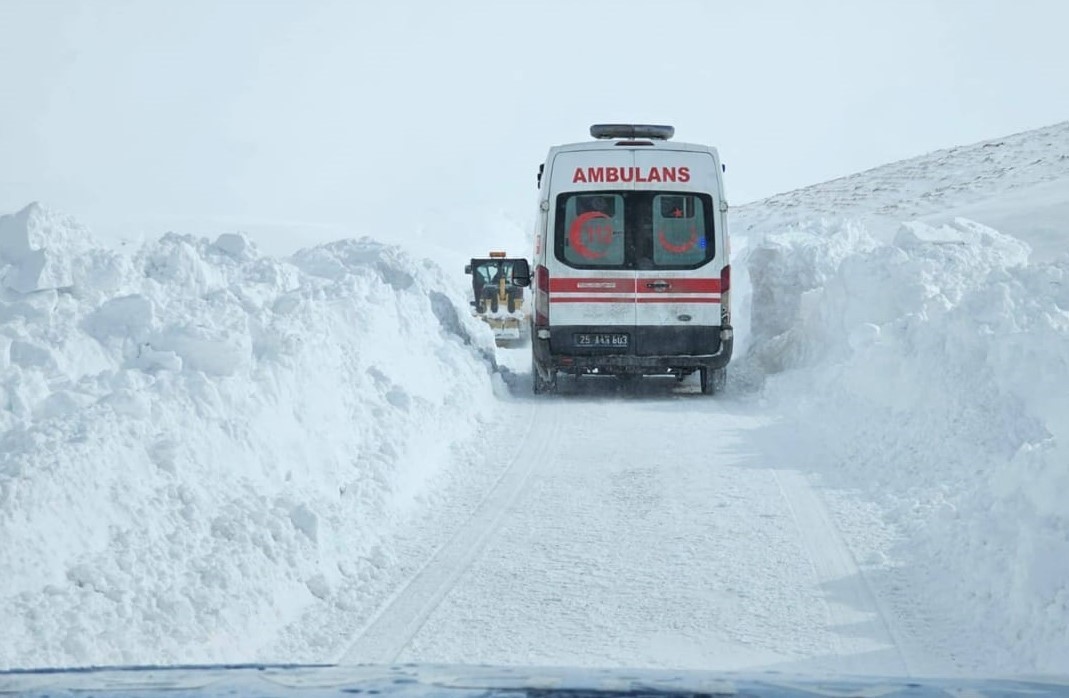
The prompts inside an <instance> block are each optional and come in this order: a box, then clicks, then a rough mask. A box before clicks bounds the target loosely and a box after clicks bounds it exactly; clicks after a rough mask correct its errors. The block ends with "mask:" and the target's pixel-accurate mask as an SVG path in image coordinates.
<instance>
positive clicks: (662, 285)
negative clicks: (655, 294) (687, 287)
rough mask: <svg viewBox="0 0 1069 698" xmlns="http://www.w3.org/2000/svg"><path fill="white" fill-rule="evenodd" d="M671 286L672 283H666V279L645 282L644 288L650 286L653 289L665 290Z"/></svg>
mask: <svg viewBox="0 0 1069 698" xmlns="http://www.w3.org/2000/svg"><path fill="white" fill-rule="evenodd" d="M671 287H672V284H670V283H668V282H667V281H651V282H650V283H648V284H646V288H651V289H653V290H654V291H667V290H668V289H669V288H671Z"/></svg>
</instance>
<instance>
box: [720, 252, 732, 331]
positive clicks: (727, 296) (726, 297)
mask: <svg viewBox="0 0 1069 698" xmlns="http://www.w3.org/2000/svg"><path fill="white" fill-rule="evenodd" d="M720 324H721V325H730V324H731V265H730V264H725V265H724V268H723V269H721V270H720Z"/></svg>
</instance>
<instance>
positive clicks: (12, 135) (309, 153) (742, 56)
mask: <svg viewBox="0 0 1069 698" xmlns="http://www.w3.org/2000/svg"><path fill="white" fill-rule="evenodd" d="M1067 31H1069V2H1065V1H1064V0H1048V1H1041V0H1007V1H1006V2H990V1H985V0H946V1H936V0H931V1H926V2H920V1H915V0H888V1H886V2H878V1H876V0H873V1H871V2H869V1H865V0H840V1H831V0H804V1H801V0H797V1H795V0H785V1H773V0H763V1H762V0H738V1H736V2H683V1H666V0H657V1H656V2H655V1H653V0H641V1H639V0H615V1H612V2H608V1H606V2H600V1H599V2H579V1H577V0H574V1H570V2H569V1H567V0H560V1H557V0H552V1H547V0H542V1H540V2H506V1H504V0H500V1H498V2H491V1H490V0H486V1H485V2H469V1H459V0H454V1H452V2H448V3H446V2H441V3H440V2H432V1H431V0H427V2H401V1H391V2H381V3H375V4H372V3H370V2H357V1H356V0H352V1H349V0H345V1H338V2H327V1H320V0H293V1H292V2H223V1H222V0H192V1H191V0H182V1H180V2H179V1H174V2H166V3H165V2H156V1H154V0H138V1H130V0H126V1H122V0H94V1H92V2H82V1H78V0H0V212H4V211H12V210H15V209H17V208H21V207H22V206H23V205H25V204H26V203H28V202H30V201H33V200H40V201H42V202H45V203H48V204H50V205H53V206H55V207H58V208H60V209H61V210H64V211H66V212H68V213H71V214H73V215H75V216H76V217H77V218H79V219H81V220H83V221H84V222H87V223H88V224H90V226H91V227H93V228H94V230H95V231H96V232H98V233H100V234H104V235H107V234H109V233H113V234H124V235H125V234H131V233H133V232H135V231H140V232H144V233H148V234H151V235H156V234H158V233H160V232H163V231H165V230H167V229H174V230H178V231H180V232H193V233H204V234H210V233H214V232H220V231H221V230H223V229H234V228H241V229H246V230H254V231H256V230H259V231H264V234H265V235H266V234H267V232H270V224H278V226H279V227H278V231H282V233H281V234H282V235H287V236H293V237H294V238H295V239H294V240H293V246H294V247H296V246H298V245H299V244H306V243H310V242H315V241H317V240H316V238H317V236H330V237H333V236H334V232H335V231H345V232H347V233H351V234H372V235H375V236H378V237H382V238H386V239H394V238H402V237H405V236H409V235H417V236H418V235H429V234H433V235H441V236H450V235H453V234H455V233H459V231H460V230H461V229H466V230H467V232H469V233H470V232H471V231H472V230H476V231H478V232H479V233H480V234H482V233H485V234H487V235H490V236H492V235H493V228H494V227H495V226H508V225H520V226H525V225H527V224H528V222H529V221H530V220H531V219H532V218H533V215H532V214H533V206H534V202H535V188H534V181H535V170H536V168H537V166H538V163H540V162H541V161H542V158H543V156H544V155H545V151H546V149H547V148H548V147H549V146H550V145H552V144H555V143H559V142H569V141H575V140H585V139H586V138H587V128H588V126H589V125H590V124H591V123H594V122H597V121H647V122H657V123H671V124H674V125H675V126H676V133H677V138H679V139H680V140H685V141H692V142H702V143H709V144H713V145H716V146H718V147H719V148H720V151H721V154H722V156H723V158H724V160H725V162H726V163H727V166H728V179H727V186H728V193H729V199H730V200H731V201H732V202H733V203H736V204H739V203H744V202H746V201H750V200H754V199H757V198H761V197H764V196H767V195H770V194H773V193H776V192H779V191H784V190H789V189H793V188H796V187H799V186H803V185H806V184H811V183H815V182H819V181H823V180H826V179H830V178H833V177H836V176H840V175H844V174H848V173H851V172H854V171H858V170H861V169H865V168H868V167H872V166H875V165H879V164H882V163H884V162H888V161H892V160H898V159H902V158H905V157H910V156H913V155H917V154H920V153H923V152H927V151H930V150H934V149H937V148H941V147H947V146H951V145H957V144H963V143H969V142H973V141H977V140H982V139H985V138H993V137H998V136H1001V135H1006V134H1008V133H1012V132H1016V131H1021V130H1026V129H1029V128H1035V127H1039V126H1044V125H1048V124H1051V123H1055V122H1059V121H1064V120H1066V119H1069V48H1067V46H1069V43H1067V40H1066V38H1065V33H1066V32H1067ZM297 223H299V224H297ZM278 231H275V233H276V234H277V233H278ZM428 231H431V232H430V233H429V232H428ZM465 254H467V253H466V252H465ZM472 254H475V251H472Z"/></svg>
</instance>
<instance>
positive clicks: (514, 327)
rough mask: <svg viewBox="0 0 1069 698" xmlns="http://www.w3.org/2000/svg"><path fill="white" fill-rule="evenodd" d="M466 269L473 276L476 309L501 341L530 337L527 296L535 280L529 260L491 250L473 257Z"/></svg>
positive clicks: (495, 336) (472, 283)
mask: <svg viewBox="0 0 1069 698" xmlns="http://www.w3.org/2000/svg"><path fill="white" fill-rule="evenodd" d="M464 273H466V274H469V275H470V276H471V288H472V300H471V306H472V312H473V313H474V314H475V315H476V316H478V317H480V318H481V319H482V320H483V321H484V322H486V323H487V324H488V325H490V328H491V329H492V330H493V332H494V338H495V340H496V341H497V343H498V344H499V345H502V346H504V345H506V344H508V343H511V342H518V341H522V340H523V339H524V338H526V337H527V336H528V334H527V329H528V327H529V322H528V321H527V318H526V309H525V308H524V303H523V296H524V288H525V287H527V286H529V285H530V283H531V278H530V277H531V271H530V266H529V264H528V263H527V260H526V259H523V258H510V257H508V256H507V255H506V254H505V253H504V252H491V253H490V255H489V256H488V257H474V258H472V259H471V261H470V262H469V263H468V264H467V265H465V266H464Z"/></svg>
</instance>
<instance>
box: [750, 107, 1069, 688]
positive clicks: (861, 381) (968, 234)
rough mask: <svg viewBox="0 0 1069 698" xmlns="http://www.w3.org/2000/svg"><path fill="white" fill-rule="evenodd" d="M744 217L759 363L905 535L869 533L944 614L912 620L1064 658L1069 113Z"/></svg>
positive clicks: (814, 459)
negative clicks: (1000, 227) (1059, 120)
mask: <svg viewBox="0 0 1069 698" xmlns="http://www.w3.org/2000/svg"><path fill="white" fill-rule="evenodd" d="M963 212H966V213H968V214H969V215H974V214H975V215H976V216H977V217H978V218H981V219H983V220H987V221H991V220H996V221H997V222H1000V223H1003V224H1005V225H1006V226H1007V227H1008V228H1011V229H1013V230H1015V231H1016V232H1017V233H1018V235H1020V237H1021V238H1024V239H1019V238H1015V237H1011V236H1009V235H1007V234H1004V232H1000V231H997V230H995V229H993V228H991V227H988V226H986V225H984V224H982V223H979V222H976V221H973V220H970V219H967V218H963V217H961V216H960V215H958V214H961V213H963ZM1058 212H1061V213H1058ZM995 213H997V214H998V216H997V217H995V215H994V214H995ZM836 214H837V215H836ZM1055 214H1056V215H1055ZM896 219H897V220H896ZM735 229H736V230H740V229H741V230H745V231H747V232H748V234H749V241H748V243H749V244H748V249H747V251H746V252H745V253H743V254H742V255H741V257H742V258H743V259H744V260H745V266H746V268H747V271H748V275H749V279H750V280H752V291H750V292H751V293H752V301H753V305H752V311H751V314H750V317H751V318H752V326H751V327H750V328H749V329H750V333H751V334H750V338H749V341H750V346H751V348H752V350H751V352H750V353H749V355H748V356H747V357H746V359H744V361H742V362H740V364H739V367H740V368H744V369H745V370H744V372H745V374H746V378H748V379H749V380H750V381H752V382H754V383H757V384H761V385H762V386H763V387H762V390H761V395H762V396H763V398H764V399H765V400H767V407H768V408H769V409H771V410H774V411H777V412H782V413H783V414H784V415H786V416H788V417H789V422H790V424H791V425H792V426H791V428H792V429H793V434H792V438H793V439H794V440H795V442H796V443H800V444H804V446H800V447H799V448H797V449H796V450H792V456H793V457H795V458H796V459H797V464H798V466H799V467H800V468H802V469H803V470H804V471H805V472H808V473H813V474H817V475H818V481H819V482H821V483H824V484H825V485H826V486H828V487H834V488H841V489H847V490H849V491H850V492H852V493H854V494H853V495H852V496H853V497H855V498H856V499H858V500H860V501H873V502H876V503H878V505H879V507H880V511H881V520H882V523H883V524H886V525H888V526H889V527H890V529H891V531H893V534H894V535H896V536H897V537H898V543H897V545H895V546H891V547H890V548H887V549H886V550H872V549H870V548H871V546H870V545H869V543H868V542H867V541H866V536H868V535H869V534H870V532H865V531H862V532H854V534H853V535H852V536H850V535H848V538H852V539H853V544H854V546H855V548H856V553H857V554H858V555H859V556H860V557H862V558H865V557H867V556H871V562H872V568H873V569H874V570H878V572H874V573H873V575H872V576H873V578H874V579H875V580H877V581H876V582H874V583H875V584H876V586H877V592H878V593H880V594H882V595H883V596H884V597H885V598H887V599H888V600H889V603H891V604H892V605H893V606H894V607H895V610H896V611H897V612H898V615H900V616H903V617H908V616H909V615H911V614H912V615H916V616H918V617H927V618H936V619H937V621H936V622H934V623H930V624H926V625H924V626H923V627H914V628H911V631H912V632H913V633H914V634H915V635H916V636H917V639H918V640H919V641H921V642H922V643H926V644H927V645H928V646H929V647H930V648H931V649H932V652H933V653H938V652H939V651H940V650H942V651H947V650H949V651H950V652H951V654H952V655H953V656H954V657H955V661H956V663H957V665H958V666H959V667H961V668H963V669H965V670H969V671H974V672H988V673H990V672H1020V671H1034V670H1039V671H1047V672H1064V671H1065V670H1066V668H1067V667H1069V659H1067V658H1069V254H1066V250H1067V248H1066V244H1065V243H1066V241H1067V240H1069V123H1064V124H1059V125H1057V126H1052V127H1049V128H1046V129H1040V130H1038V131H1034V132H1028V133H1023V134H1017V135H1014V136H1010V137H1007V138H1001V139H995V140H993V141H987V142H984V143H979V144H976V145H972V146H964V147H960V148H955V149H951V150H948V151H940V152H937V153H933V154H931V155H928V156H923V157H919V158H915V159H913V160H908V161H904V162H902V163H894V164H891V165H887V166H884V167H881V168H877V169H875V170H871V171H869V172H865V173H861V174H858V175H854V176H852V177H848V178H844V179H842V180H836V181H835V182H829V183H827V184H822V185H816V186H813V187H809V188H807V189H803V190H799V191H797V192H792V193H789V194H785V195H781V196H777V197H773V198H772V199H770V200H767V201H763V202H758V203H756V204H751V205H749V206H747V207H744V208H743V209H742V210H741V211H740V212H738V215H737V217H736V228H735ZM1026 240H1027V241H1026ZM1033 244H1035V245H1036V246H1037V248H1038V252H1037V248H1033V247H1032V245H1033ZM738 263H739V262H737V264H738ZM740 266H741V264H740ZM917 607H922V608H924V609H926V611H920V612H915V611H914V610H911V609H916V608H917Z"/></svg>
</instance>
